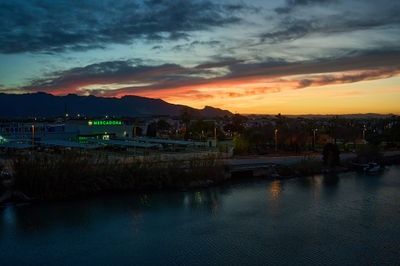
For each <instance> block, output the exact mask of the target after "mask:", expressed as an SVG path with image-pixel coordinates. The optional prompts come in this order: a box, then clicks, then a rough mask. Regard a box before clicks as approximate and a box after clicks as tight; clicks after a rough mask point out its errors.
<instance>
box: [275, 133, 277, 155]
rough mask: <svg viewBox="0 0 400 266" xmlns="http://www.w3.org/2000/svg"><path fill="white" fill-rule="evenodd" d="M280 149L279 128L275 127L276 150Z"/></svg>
mask: <svg viewBox="0 0 400 266" xmlns="http://www.w3.org/2000/svg"><path fill="white" fill-rule="evenodd" d="M277 151H278V129H275V152H277Z"/></svg>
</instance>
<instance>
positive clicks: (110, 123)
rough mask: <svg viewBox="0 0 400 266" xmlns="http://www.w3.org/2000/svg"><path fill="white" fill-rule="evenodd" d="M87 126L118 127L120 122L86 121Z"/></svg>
mask: <svg viewBox="0 0 400 266" xmlns="http://www.w3.org/2000/svg"><path fill="white" fill-rule="evenodd" d="M88 125H89V126H120V125H122V121H118V120H111V121H106V120H93V121H88Z"/></svg>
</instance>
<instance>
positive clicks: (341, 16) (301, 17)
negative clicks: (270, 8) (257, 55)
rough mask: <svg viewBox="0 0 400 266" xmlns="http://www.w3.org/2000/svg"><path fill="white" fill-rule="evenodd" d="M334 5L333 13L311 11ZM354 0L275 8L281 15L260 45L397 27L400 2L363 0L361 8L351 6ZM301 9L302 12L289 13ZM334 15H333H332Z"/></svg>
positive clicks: (297, 0)
mask: <svg viewBox="0 0 400 266" xmlns="http://www.w3.org/2000/svg"><path fill="white" fill-rule="evenodd" d="M338 3H340V4H341V5H335V7H336V9H332V10H336V12H329V13H322V14H319V13H318V12H312V11H310V10H309V9H310V7H311V6H315V5H318V6H324V7H326V8H330V6H329V5H332V6H333V4H338ZM353 4H354V1H347V2H339V1H335V0H288V1H286V5H285V6H284V7H280V8H278V9H276V11H277V12H278V13H279V14H281V16H279V17H278V21H279V22H278V26H277V27H275V29H274V30H272V31H269V32H266V33H263V34H261V35H260V39H261V41H262V42H264V41H266V42H268V43H279V42H282V41H288V40H294V39H299V38H302V37H304V36H306V35H308V34H314V33H318V34H326V35H328V34H332V33H347V32H352V31H357V30H368V29H382V28H383V27H386V28H388V27H391V28H393V29H396V28H397V29H398V28H400V16H399V15H398V14H399V12H400V2H395V1H383V2H376V1H365V4H364V5H363V6H361V7H360V6H354V5H353ZM295 8H296V10H300V9H301V10H302V11H303V12H301V13H299V14H298V13H295V12H292V11H294V10H295ZM332 13H334V14H332Z"/></svg>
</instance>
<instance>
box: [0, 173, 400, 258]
mask: <svg viewBox="0 0 400 266" xmlns="http://www.w3.org/2000/svg"><path fill="white" fill-rule="evenodd" d="M392 169H393V170H392V171H391V172H384V173H382V174H380V175H378V176H364V175H357V174H356V173H343V174H338V175H334V174H329V175H317V176H313V177H307V178H297V179H288V180H274V181H268V180H267V181H259V180H258V181H255V182H247V183H241V184H235V185H227V186H225V187H218V188H208V189H198V190H195V191H187V192H165V191H164V192H146V193H126V194H120V195H110V196H103V197H95V198H91V199H88V200H76V201H61V202H53V203H41V204H32V205H29V206H19V207H10V206H9V207H7V208H5V209H4V210H2V211H1V212H0V216H1V217H0V258H1V259H0V260H2V261H1V262H2V263H0V264H1V265H4V263H3V261H7V262H9V263H10V264H14V265H22V264H29V262H31V263H36V264H37V265H45V264H48V265H53V264H57V262H60V261H61V262H64V263H65V264H68V265H70V264H74V263H76V262H77V258H78V257H79V259H81V258H84V259H86V261H84V262H92V264H117V265H119V264H124V262H125V264H137V265H141V264H146V263H147V264H157V265H163V264H175V265H176V264H182V265H192V264H196V263H197V264H201V265H208V264H217V265H219V264H235V263H236V264H249V265H259V264H277V265H282V264H286V265H292V264H302V265H308V264H323V263H326V262H327V261H328V262H329V264H335V265H343V264H346V263H347V264H362V265H364V264H373V262H374V261H380V260H381V261H382V262H388V264H393V265H396V264H398V261H399V259H400V258H399V256H398V253H395V251H397V250H398V245H399V239H400V215H399V214H400V212H399V202H400V194H399V193H398V191H399V189H400V180H399V178H398V176H399V175H400V167H397V168H395V167H393V168H392ZM381 247H384V249H383V248H381ZM21 250H23V251H24V252H23V254H22V255H23V256H21ZM77 254H78V255H77ZM41 262H42V263H41ZM84 262H82V261H81V264H83V263H84Z"/></svg>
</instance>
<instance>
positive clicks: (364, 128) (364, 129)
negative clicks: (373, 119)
mask: <svg viewBox="0 0 400 266" xmlns="http://www.w3.org/2000/svg"><path fill="white" fill-rule="evenodd" d="M365 131H367V129H366V127H365V125H364V127H363V140H364V142H365Z"/></svg>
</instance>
